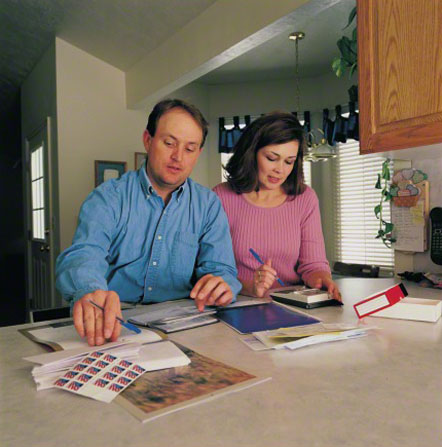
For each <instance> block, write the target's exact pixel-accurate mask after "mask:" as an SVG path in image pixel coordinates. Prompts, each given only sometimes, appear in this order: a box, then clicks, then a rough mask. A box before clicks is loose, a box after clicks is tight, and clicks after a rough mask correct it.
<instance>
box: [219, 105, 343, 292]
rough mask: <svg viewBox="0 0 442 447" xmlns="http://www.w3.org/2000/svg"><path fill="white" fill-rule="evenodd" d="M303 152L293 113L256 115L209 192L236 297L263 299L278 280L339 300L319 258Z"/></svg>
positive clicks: (315, 209) (315, 208) (316, 218)
mask: <svg viewBox="0 0 442 447" xmlns="http://www.w3.org/2000/svg"><path fill="white" fill-rule="evenodd" d="M304 147H305V139H304V133H303V129H302V127H301V125H300V124H299V122H298V120H297V119H296V118H295V116H294V115H292V114H289V113H283V112H274V113H270V114H268V115H264V116H262V117H260V118H258V119H257V120H255V121H254V122H252V123H251V124H250V125H249V126H247V128H246V129H245V130H244V132H243V134H242V135H241V138H240V139H239V141H238V142H237V144H236V146H235V148H234V153H233V156H232V157H231V158H230V160H229V162H228V163H227V166H226V171H227V183H221V184H220V185H218V186H216V187H215V188H214V191H215V192H216V194H217V195H218V196H219V198H220V199H221V202H222V204H223V206H224V209H225V211H226V213H227V217H228V219H229V225H230V231H231V234H232V242H233V249H234V253H235V259H236V263H237V267H238V277H239V280H240V281H241V283H242V285H243V288H242V291H241V293H243V294H248V295H254V296H258V297H263V296H265V295H266V294H267V291H268V290H269V289H270V288H274V287H279V284H278V282H277V279H278V278H279V279H280V280H282V281H283V282H284V283H285V284H287V285H290V284H296V283H299V282H301V281H303V282H304V284H306V285H307V286H309V287H311V288H323V289H326V290H328V293H329V294H330V295H331V296H332V297H333V298H334V299H337V300H341V295H340V293H339V289H338V287H337V285H336V284H335V283H334V282H333V280H332V278H331V274H330V267H329V264H328V262H327V259H326V256H325V247H324V239H323V235H322V229H321V219H320V213H319V204H318V199H317V197H316V194H315V192H314V191H313V190H312V189H311V188H309V187H308V186H306V185H305V184H304V182H303V174H302V156H303V151H304ZM250 248H253V249H254V250H255V251H256V252H257V253H258V254H259V255H260V256H261V258H262V259H263V260H264V261H265V264H263V265H260V264H259V263H258V261H257V260H256V259H255V258H254V257H253V256H252V255H251V253H250V251H249V249H250Z"/></svg>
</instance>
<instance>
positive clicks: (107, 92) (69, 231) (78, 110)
mask: <svg viewBox="0 0 442 447" xmlns="http://www.w3.org/2000/svg"><path fill="white" fill-rule="evenodd" d="M56 72H57V115H58V154H59V171H58V174H59V194H60V226H61V238H60V239H61V249H62V250H63V249H64V248H66V247H67V246H69V245H70V244H71V241H72V236H73V234H74V231H75V228H76V225H77V217H78V212H79V209H80V206H81V203H82V202H83V200H84V199H85V198H86V196H87V195H88V194H89V192H90V191H92V189H93V188H94V160H115V161H126V162H127V168H128V170H131V169H134V153H135V152H144V146H143V144H142V133H143V130H144V128H145V126H146V122H147V116H148V114H147V112H145V111H141V110H128V109H127V108H126V98H125V83H124V72H122V71H120V70H118V69H116V68H115V67H113V66H111V65H109V64H107V63H105V62H103V61H101V60H99V59H97V58H95V57H93V56H91V55H89V54H88V53H86V52H84V51H82V50H79V49H78V48H76V47H74V46H72V45H70V44H68V43H67V42H65V41H63V40H61V39H59V38H57V39H56ZM146 82H148V77H147V76H146Z"/></svg>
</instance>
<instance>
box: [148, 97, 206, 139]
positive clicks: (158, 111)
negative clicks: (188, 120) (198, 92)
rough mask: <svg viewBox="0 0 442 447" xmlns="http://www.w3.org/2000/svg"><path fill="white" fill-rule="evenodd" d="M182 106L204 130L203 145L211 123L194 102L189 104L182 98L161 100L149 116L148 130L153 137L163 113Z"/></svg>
mask: <svg viewBox="0 0 442 447" xmlns="http://www.w3.org/2000/svg"><path fill="white" fill-rule="evenodd" d="M174 108H180V109H183V110H184V111H186V112H187V113H188V114H189V115H190V116H191V117H192V118H193V119H194V120H195V121H196V122H197V123H198V125H199V126H200V127H201V130H202V132H203V140H202V142H201V146H200V147H203V145H204V142H205V141H206V136H207V132H208V130H209V123H208V122H207V121H206V119H205V118H204V116H203V114H202V113H201V112H200V110H199V109H198V108H197V107H195V106H194V105H193V104H189V103H188V102H186V101H183V100H182V99H165V100H163V101H160V102H159V103H158V104H156V105H155V107H154V108H153V109H152V112H150V115H149V118H148V120H147V126H146V130H147V131H148V132H149V135H150V136H151V137H153V136H154V135H155V132H156V130H157V125H158V121H159V119H160V118H161V116H162V115H164V114H165V113H166V112H168V111H169V110H171V109H174Z"/></svg>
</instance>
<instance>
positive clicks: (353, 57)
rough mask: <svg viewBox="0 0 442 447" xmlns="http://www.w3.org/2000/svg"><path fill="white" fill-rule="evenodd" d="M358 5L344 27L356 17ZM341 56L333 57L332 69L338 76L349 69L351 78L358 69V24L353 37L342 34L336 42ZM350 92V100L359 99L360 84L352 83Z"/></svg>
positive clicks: (352, 34)
mask: <svg viewBox="0 0 442 447" xmlns="http://www.w3.org/2000/svg"><path fill="white" fill-rule="evenodd" d="M356 12H357V11H356V6H355V7H354V8H353V9H352V10H351V11H350V14H349V16H348V22H347V25H346V26H345V27H344V29H346V28H348V27H349V26H350V25H351V24H352V23H353V21H354V19H355V17H356ZM336 44H337V46H338V48H339V52H340V53H341V55H340V56H337V57H335V58H334V59H333V62H332V69H333V71H334V72H335V74H336V76H337V77H338V78H340V77H342V76H343V74H344V73H345V72H346V71H347V70H349V77H350V78H351V77H352V76H353V75H354V73H355V72H356V71H357V69H358V33H357V28H356V26H355V27H354V29H353V31H352V33H351V37H347V36H342V37H341V38H340V39H339V40H338V41H337V42H336ZM348 93H349V95H350V101H353V102H356V101H357V100H358V86H357V85H352V86H351V87H350V88H349V90H348Z"/></svg>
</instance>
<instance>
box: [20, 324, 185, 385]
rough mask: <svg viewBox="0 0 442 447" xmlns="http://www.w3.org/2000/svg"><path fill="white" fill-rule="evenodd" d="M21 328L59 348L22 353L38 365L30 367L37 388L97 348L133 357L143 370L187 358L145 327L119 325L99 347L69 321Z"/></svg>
mask: <svg viewBox="0 0 442 447" xmlns="http://www.w3.org/2000/svg"><path fill="white" fill-rule="evenodd" d="M21 332H22V333H23V334H24V335H26V336H27V337H29V338H30V339H32V340H33V341H36V342H38V343H43V344H46V345H48V346H52V347H53V348H56V349H59V350H58V351H56V352H51V353H45V354H39V355H35V356H31V357H25V359H24V360H27V361H29V362H32V363H36V364H37V365H38V366H35V367H34V368H33V370H32V375H33V377H34V380H35V382H36V384H37V390H44V389H48V388H52V387H53V386H54V381H55V380H56V379H57V378H58V377H60V376H61V375H63V373H65V372H67V371H68V370H69V369H70V368H71V367H72V366H73V365H75V364H76V363H77V362H78V361H79V360H80V359H81V358H82V357H84V356H85V355H87V354H88V353H90V352H92V351H94V350H97V348H98V349H99V350H100V351H101V352H106V353H112V355H115V356H118V357H120V358H121V359H123V360H129V361H136V363H137V364H139V365H141V366H142V367H143V368H144V369H146V370H147V371H154V370H157V369H163V368H172V367H176V366H183V365H187V364H188V363H189V362H190V360H189V358H188V357H187V356H186V355H185V354H184V353H183V352H182V351H181V350H180V349H179V348H177V347H176V346H175V345H174V344H173V343H172V342H170V341H166V340H163V338H162V337H161V336H160V335H158V334H157V333H155V332H153V331H150V330H147V329H143V330H142V332H141V334H134V333H133V332H130V331H128V330H127V329H125V328H122V331H121V337H120V339H119V341H117V342H114V343H106V344H104V345H102V346H99V347H97V346H89V345H88V344H87V342H86V341H85V339H81V338H80V337H79V336H78V334H77V333H76V331H75V328H74V326H73V325H72V322H70V323H68V324H66V323H62V324H57V323H54V324H50V325H47V326H43V327H39V328H36V329H31V330H29V329H23V330H22V331H21ZM60 349H62V350H60Z"/></svg>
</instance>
